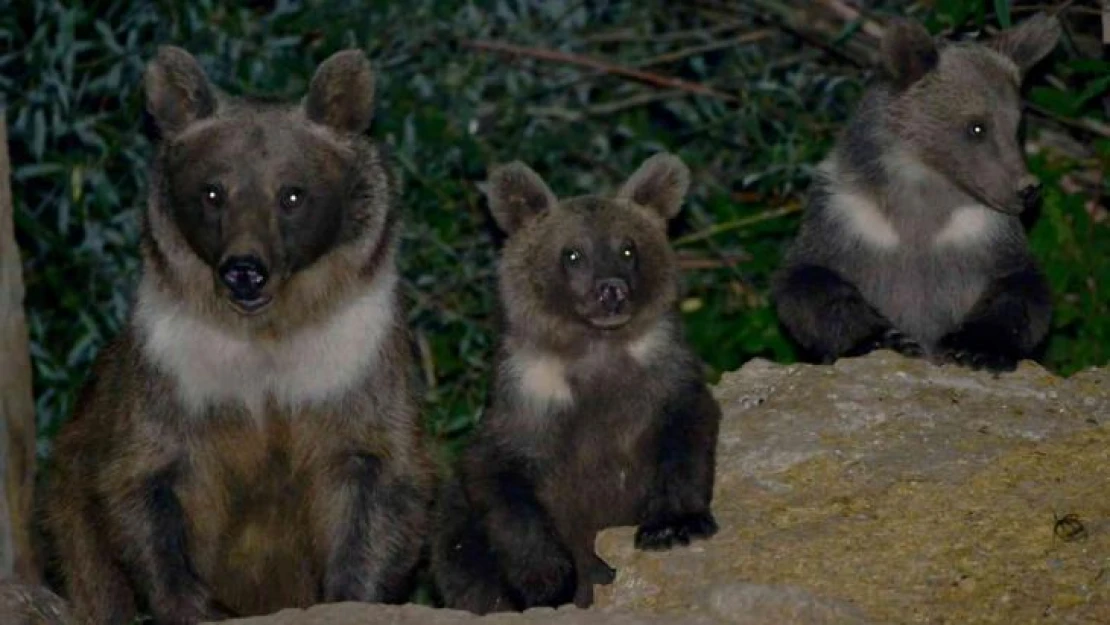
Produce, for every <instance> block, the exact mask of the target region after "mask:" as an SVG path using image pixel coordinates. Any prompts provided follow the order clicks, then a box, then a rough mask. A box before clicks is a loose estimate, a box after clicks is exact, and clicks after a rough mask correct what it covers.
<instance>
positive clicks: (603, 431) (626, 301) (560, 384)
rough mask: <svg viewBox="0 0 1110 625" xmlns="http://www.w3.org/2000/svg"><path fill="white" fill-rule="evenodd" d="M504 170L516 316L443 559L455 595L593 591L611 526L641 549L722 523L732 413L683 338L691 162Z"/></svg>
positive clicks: (522, 599) (513, 596)
mask: <svg viewBox="0 0 1110 625" xmlns="http://www.w3.org/2000/svg"><path fill="white" fill-rule="evenodd" d="M488 184H489V189H488V195H489V203H490V210H491V212H492V213H493V216H494V218H495V219H496V221H497V223H498V224H499V225H500V226H501V228H502V229H504V230H505V231H506V232H507V233H508V235H509V237H508V239H507V241H506V243H505V248H504V251H503V253H502V257H501V262H500V267H499V279H500V294H501V304H502V308H503V314H504V322H505V325H506V327H505V333H504V336H503V339H502V344H501V347H500V351H499V354H498V357H497V366H496V373H495V379H494V386H493V396H492V402H491V405H490V408H489V410H488V411H487V413H486V415H485V417H484V418H483V420H482V422H481V424H480V425H479V428H478V431H477V433H476V435H475V439H474V440H473V441H472V443H471V445H470V447H469V448H468V449H467V451H466V452H465V453H464V457H463V459H462V462H461V463H460V467H459V474H460V475H459V477H460V483H461V487H459V486H458V485H454V486H452V487H449V488H448V489H447V491H446V495H445V497H444V500H443V501H442V502H441V506H442V507H441V509H440V513H439V515H438V522H437V524H438V530H437V535H436V537H435V538H434V541H433V547H432V568H433V573H434V575H435V579H436V583H437V586H438V588H439V590H440V593H441V595H442V597H443V600H444V602H445V603H446V605H447V606H448V607H454V608H463V609H467V610H470V611H473V612H478V613H485V612H490V611H498V610H523V609H526V608H529V607H532V606H543V605H547V606H555V605H560V604H564V603H568V602H570V601H574V603H576V604H577V605H579V606H588V605H590V604H591V603H592V601H593V584H595V583H608V582H609V581H611V580H612V578H613V570H612V569H611V568H610V567H609V566H608V565H607V564H606V563H605V562H603V561H602V560H601V559H599V558H598V557H597V555H595V553H594V538H595V536H596V534H597V532H598V530H600V529H602V528H606V527H611V526H616V525H638V526H639V529H638V531H637V533H636V545H637V546H638V547H640V548H643V549H666V548H669V547H671V546H672V545H675V544H687V543H688V542H689V541H690V540H691V539H694V538H703V537H708V536H711V535H712V534H713V533H714V532H715V531H716V529H717V526H716V523H715V521H714V520H713V515H712V513H711V512H710V500H711V498H712V496H713V471H714V457H715V446H716V441H717V428H718V421H719V419H720V410H719V408H718V406H717V403H716V401H715V400H714V399H713V397H712V396H711V395H710V393H709V390H708V388H707V387H706V385H705V383H704V381H703V379H702V372H701V365H700V363H699V360H698V358H697V357H696V356H695V354H694V353H693V352H692V351H691V349H690V348H689V347H688V346H687V344H686V342H685V340H684V339H683V333H682V328H681V322H680V319H679V318H678V315H677V314H676V311H675V305H674V304H675V300H676V297H677V288H678V268H677V264H676V262H675V258H674V254H673V252H672V251H671V249H670V246H669V245H668V242H667V235H666V226H667V220H668V219H670V218H672V217H674V216H675V214H677V213H678V211H679V209H680V208H681V205H682V200H683V197H684V196H685V194H686V190H687V186H688V184H689V172H688V170H687V168H686V166H685V165H684V164H683V163H682V162H681V161H680V160H678V159H677V158H676V157H674V156H671V155H669V154H661V155H657V156H655V157H652V158H651V159H649V160H648V161H647V162H645V163H644V164H643V165H642V166H641V167H640V169H639V170H638V171H636V173H635V174H633V175H632V176H631V178H629V180H628V181H627V182H626V183H625V184H624V186H623V187H622V188H621V190H620V192H619V193H618V194H617V196H616V197H615V198H609V197H600V196H585V197H577V198H572V199H566V200H562V201H560V200H557V199H556V197H555V195H554V194H552V192H551V191H550V190H549V189H548V187H547V185H546V184H545V183H544V181H543V180H542V179H540V177H539V176H538V175H536V173H535V172H533V171H532V170H531V169H529V168H528V167H527V166H525V165H523V164H521V163H513V164H510V165H506V166H502V167H498V168H496V169H494V170H493V171H492V172H491V175H490V180H489V183H488Z"/></svg>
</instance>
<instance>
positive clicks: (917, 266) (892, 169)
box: [773, 15, 1059, 370]
mask: <svg viewBox="0 0 1110 625" xmlns="http://www.w3.org/2000/svg"><path fill="white" fill-rule="evenodd" d="M1058 36H1059V25H1058V24H1057V22H1056V20H1055V19H1050V18H1047V17H1044V16H1043V15H1042V16H1037V17H1035V18H1032V19H1030V20H1027V21H1026V22H1025V23H1023V24H1022V25H1020V26H1018V27H1016V28H1014V29H1011V30H1009V31H1005V32H1003V33H1001V34H1000V35H999V36H998V37H997V38H995V39H994V40H992V41H989V42H987V43H986V44H979V43H947V44H946V43H944V42H935V41H934V40H933V39H932V38H930V36H929V34H928V33H927V32H926V31H925V29H924V28H923V27H921V26H920V25H918V24H916V23H912V22H896V23H894V24H892V25H891V26H890V27H889V28H888V30H887V33H886V35H885V37H884V41H883V51H884V58H885V66H886V69H887V73H888V74H889V76H888V79H887V80H886V81H884V82H882V83H881V84H879V85H877V86H875V87H873V88H872V89H871V90H870V91H869V92H868V93H867V94H866V95H865V96H864V98H863V101H862V102H861V103H860V106H859V109H858V110H857V112H856V114H855V116H854V117H853V119H852V120H851V121H850V122H849V124H848V127H847V128H846V130H845V131H844V133H843V135H842V136H841V138H840V140H839V142H838V143H837V145H836V148H835V149H834V150H833V152H832V154H831V155H830V156H829V157H828V158H827V159H826V160H825V161H824V162H823V163H822V164H821V166H820V168H819V170H818V175H817V179H816V181H815V183H814V186H813V189H812V190H811V195H810V198H809V204H808V207H807V210H806V213H805V216H804V218H803V223H802V228H801V231H800V233H799V235H798V238H797V239H796V241H795V242H794V243H793V245H792V246H791V248H790V250H789V251H788V253H787V256H786V261H785V264H784V266H783V267H782V269H781V270H780V271H779V272H778V274H777V275H776V277H775V279H774V285H773V298H774V301H775V304H776V307H777V309H778V314H779V317H780V319H781V320H782V323H783V324H784V326H785V327H786V329H787V330H788V331H789V333H790V334H791V335H792V336H793V337H794V338H795V339H796V340H797V341H798V343H800V345H801V346H802V347H803V348H804V349H805V350H806V351H807V353H808V355H809V356H810V357H811V358H812V359H814V360H817V361H820V362H830V361H832V360H835V359H836V358H837V357H839V356H842V355H852V354H859V353H863V352H866V351H868V350H870V349H874V348H877V347H890V348H894V349H898V350H900V351H903V352H904V353H908V354H913V355H924V356H928V357H930V358H933V359H936V360H939V361H945V360H951V361H956V362H959V363H961V364H965V365H968V366H971V367H975V368H981V367H982V368H988V369H992V370H1008V369H1013V368H1014V367H1015V366H1016V363H1017V361H1018V360H1019V359H1021V358H1023V357H1029V356H1032V355H1034V354H1035V353H1036V351H1037V349H1038V347H1039V346H1040V345H1041V344H1042V342H1043V339H1044V337H1045V335H1046V334H1047V331H1048V327H1049V320H1050V316H1051V297H1050V293H1049V290H1048V286H1047V284H1046V282H1045V280H1044V277H1043V276H1042V275H1041V273H1040V271H1039V270H1038V268H1037V267H1036V264H1035V262H1034V260H1033V257H1032V255H1031V254H1030V252H1029V249H1028V243H1027V241H1026V238H1025V233H1024V230H1023V228H1022V224H1021V222H1020V220H1019V218H1018V215H1019V214H1020V213H1021V212H1022V211H1023V210H1025V209H1026V208H1029V207H1031V205H1032V204H1033V203H1034V202H1035V201H1036V196H1037V192H1038V185H1037V181H1036V179H1035V178H1033V176H1031V175H1030V173H1029V171H1028V170H1027V169H1026V166H1025V163H1024V160H1023V154H1022V150H1021V147H1020V145H1019V144H1018V141H1017V134H1018V122H1019V120H1020V115H1021V100H1020V97H1019V93H1018V91H1019V87H1020V83H1021V78H1022V76H1023V75H1024V73H1025V71H1026V70H1028V69H1029V68H1030V67H1031V66H1032V65H1033V64H1035V63H1036V62H1037V61H1038V60H1039V59H1041V58H1042V57H1043V56H1045V55H1046V54H1048V52H1049V51H1051V50H1052V48H1053V46H1054V45H1055V43H1056V40H1057V37H1058Z"/></svg>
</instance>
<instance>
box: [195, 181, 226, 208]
mask: <svg viewBox="0 0 1110 625" xmlns="http://www.w3.org/2000/svg"><path fill="white" fill-rule="evenodd" d="M200 201H201V202H202V203H203V204H204V205H205V206H206V207H208V208H220V207H221V206H223V205H224V188H223V187H221V186H220V185H218V184H206V185H204V189H203V190H202V191H201V193H200Z"/></svg>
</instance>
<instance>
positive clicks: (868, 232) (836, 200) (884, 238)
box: [829, 191, 902, 250]
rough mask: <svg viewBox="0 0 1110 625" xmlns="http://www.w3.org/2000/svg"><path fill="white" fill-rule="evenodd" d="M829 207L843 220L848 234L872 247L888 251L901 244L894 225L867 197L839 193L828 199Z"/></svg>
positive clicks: (857, 194) (848, 192)
mask: <svg viewBox="0 0 1110 625" xmlns="http://www.w3.org/2000/svg"><path fill="white" fill-rule="evenodd" d="M829 207H830V208H831V209H832V210H833V211H834V213H835V214H836V215H837V216H839V218H840V219H841V220H843V222H844V224H845V226H846V228H847V229H848V232H850V233H852V234H854V235H856V236H857V237H859V239H860V240H861V241H863V242H864V243H866V244H867V245H870V246H872V247H875V248H878V249H883V250H890V249H894V248H896V247H898V245H899V244H900V243H901V242H902V240H901V237H899V236H898V231H897V230H896V229H895V228H894V224H893V223H891V221H890V219H889V218H888V217H887V216H886V215H884V214H883V212H882V210H881V209H880V208H879V207H878V206H877V205H876V204H875V203H874V202H873V201H871V200H870V199H868V198H867V197H865V196H863V195H861V194H859V193H855V192H852V191H839V192H836V193H834V195H833V196H832V197H831V198H830V199H829Z"/></svg>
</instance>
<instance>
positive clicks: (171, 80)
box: [143, 46, 216, 136]
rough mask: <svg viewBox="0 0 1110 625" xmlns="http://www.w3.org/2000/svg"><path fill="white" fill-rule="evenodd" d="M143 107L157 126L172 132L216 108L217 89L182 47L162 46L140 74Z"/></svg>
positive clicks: (167, 134)
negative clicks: (144, 105)
mask: <svg viewBox="0 0 1110 625" xmlns="http://www.w3.org/2000/svg"><path fill="white" fill-rule="evenodd" d="M143 90H144V91H145V92H146V108H147V111H148V112H149V113H150V115H151V117H153V118H154V122H155V123H156V124H157V125H158V130H159V132H161V133H162V134H163V135H164V136H173V135H175V134H177V133H179V132H181V131H182V130H184V129H185V127H186V126H188V125H189V124H192V123H193V122H195V121H197V120H200V119H204V118H205V117H208V116H209V115H212V114H213V113H215V112H216V92H215V89H213V88H212V84H211V83H210V82H208V76H206V75H205V73H204V70H203V69H201V67H200V63H198V62H197V60H196V59H195V58H194V57H193V55H191V54H189V53H188V52H186V51H185V50H182V49H181V48H177V47H174V46H161V47H160V48H158V54H157V55H156V56H155V57H154V59H152V60H151V61H150V62H149V63H147V66H146V71H145V72H144V74H143Z"/></svg>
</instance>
